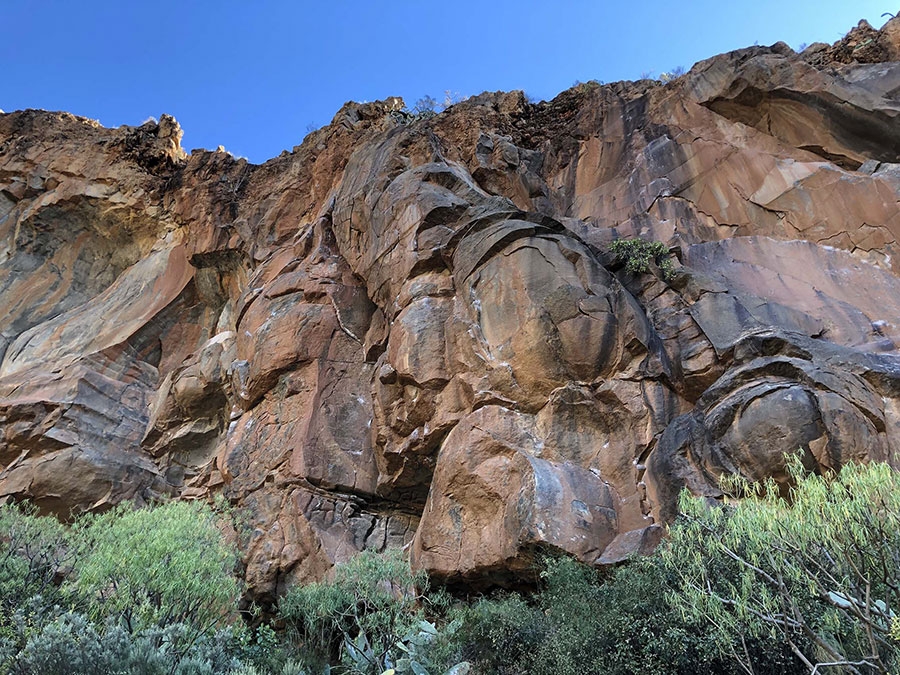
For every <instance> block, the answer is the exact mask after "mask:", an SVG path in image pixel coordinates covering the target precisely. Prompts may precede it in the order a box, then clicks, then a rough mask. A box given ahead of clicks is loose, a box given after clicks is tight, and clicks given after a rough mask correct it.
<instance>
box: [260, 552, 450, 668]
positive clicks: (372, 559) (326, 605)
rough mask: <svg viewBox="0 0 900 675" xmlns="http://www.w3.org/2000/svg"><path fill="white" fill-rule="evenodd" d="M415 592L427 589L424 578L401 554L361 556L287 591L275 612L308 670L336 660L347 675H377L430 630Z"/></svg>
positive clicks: (400, 657)
mask: <svg viewBox="0 0 900 675" xmlns="http://www.w3.org/2000/svg"><path fill="white" fill-rule="evenodd" d="M417 589H421V590H422V592H424V591H425V590H427V579H426V577H425V576H424V575H423V574H421V573H420V574H414V573H413V572H412V571H411V570H410V568H409V563H408V562H407V561H406V559H405V558H404V557H403V553H402V551H400V550H399V549H392V550H389V551H388V552H386V553H384V554H379V553H375V552H372V551H365V552H363V553H360V554H359V555H357V556H356V557H354V558H353V559H351V560H350V561H349V562H347V563H346V564H343V565H338V566H337V567H336V568H335V570H334V579H333V580H331V581H325V582H321V583H313V584H309V585H307V586H296V587H294V588H292V589H291V590H290V591H288V593H287V595H285V596H284V597H283V598H282V600H281V602H280V603H279V605H278V608H279V613H280V615H281V617H282V618H283V619H284V620H285V621H286V623H287V624H288V625H289V626H291V627H292V628H293V629H294V630H295V631H296V632H297V634H298V637H300V638H301V639H302V641H303V647H304V648H305V650H306V655H305V658H306V660H307V662H308V663H310V664H311V665H323V664H326V663H334V662H336V661H339V662H340V663H341V664H342V665H343V666H344V669H345V671H347V672H359V673H375V674H376V675H381V673H382V672H384V671H385V670H388V669H389V668H392V667H395V666H400V664H399V662H400V661H401V660H402V659H403V658H405V656H406V652H407V651H408V650H409V646H408V644H407V643H409V642H411V641H412V640H413V639H415V638H417V637H419V635H418V634H419V633H420V632H421V631H422V630H425V631H426V632H429V630H433V627H432V628H431V629H429V628H427V627H424V626H423V625H422V623H423V615H422V612H421V610H420V601H421V600H422V599H423V598H422V596H421V595H420V594H419V590H417ZM426 625H427V626H431V624H427V622H426ZM399 645H402V647H401V646H399ZM403 665H409V664H408V663H406V662H404V664H403ZM423 668H424V666H423ZM400 669H401V668H399V667H398V670H400Z"/></svg>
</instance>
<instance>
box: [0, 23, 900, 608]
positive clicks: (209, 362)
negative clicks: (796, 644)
mask: <svg viewBox="0 0 900 675" xmlns="http://www.w3.org/2000/svg"><path fill="white" fill-rule="evenodd" d="M898 92H900V20H897V19H894V20H892V21H890V22H889V23H888V24H887V25H886V26H885V27H884V28H883V29H881V30H875V29H873V28H871V27H870V26H868V24H864V23H863V24H860V26H858V27H857V28H856V29H854V30H853V31H851V32H850V33H849V34H848V35H847V37H845V38H844V39H843V40H841V41H840V42H838V43H836V44H835V45H831V46H829V45H813V46H811V47H809V48H808V49H806V50H805V51H804V52H803V53H802V54H796V53H794V52H793V51H791V49H790V48H789V47H787V46H786V45H784V44H781V43H779V44H776V45H774V46H772V47H751V48H748V49H744V50H740V51H738V52H733V53H730V54H725V55H722V56H717V57H715V58H712V59H709V60H707V61H704V62H701V63H698V64H697V65H695V66H694V67H693V68H692V69H691V71H690V72H689V73H687V74H685V75H683V76H681V77H679V78H677V79H675V80H673V81H671V82H668V83H665V84H664V83H661V82H656V81H641V82H629V83H615V84H610V85H600V84H597V83H588V84H586V85H579V86H578V87H575V88H574V89H571V90H569V91H566V92H563V93H562V94H560V95H559V96H558V97H557V98H555V99H554V100H553V101H550V102H542V103H538V104H533V103H529V102H527V101H526V100H525V98H524V97H523V95H522V94H521V93H520V92H513V93H494V94H490V93H486V94H482V95H480V96H476V97H474V98H471V99H469V100H467V101H465V102H463V103H459V104H457V105H454V106H452V107H451V108H449V109H448V110H446V111H444V112H443V113H441V114H439V115H437V116H433V117H424V118H422V117H415V116H413V115H410V114H409V113H407V112H405V111H404V109H403V103H402V101H400V100H399V99H388V100H386V101H381V102H376V103H367V104H356V103H348V104H347V105H345V106H344V107H343V108H342V109H341V110H340V112H338V114H337V116H336V117H335V119H334V121H333V122H332V123H331V125H329V126H327V127H325V128H323V129H320V130H318V131H316V132H313V133H312V134H310V135H309V136H308V137H307V138H306V139H305V140H304V142H303V144H302V145H300V146H298V147H296V148H295V149H294V151H293V152H290V153H284V154H282V155H281V156H280V157H277V158H275V159H272V160H270V161H268V162H266V163H265V164H262V165H252V164H249V163H248V162H247V161H246V160H238V159H235V158H234V157H232V156H231V155H229V154H228V153H226V152H223V151H217V152H206V151H195V152H194V153H192V154H190V155H186V154H185V153H184V152H183V151H182V150H181V147H180V137H181V130H180V128H179V127H178V125H177V123H176V122H175V121H174V119H172V118H170V117H165V116H164V117H163V118H162V119H161V120H160V122H159V123H156V122H148V123H146V124H144V125H142V126H140V127H120V128H117V129H105V128H103V127H101V126H99V125H98V124H96V123H94V122H91V121H89V120H85V119H81V118H77V117H74V116H72V115H68V114H66V113H49V112H43V111H23V112H14V113H9V114H0V306H2V308H3V312H2V316H0V499H2V500H22V499H28V500H32V501H34V502H35V503H36V504H37V505H38V506H39V507H40V508H41V509H43V510H44V511H46V512H54V513H58V514H60V515H62V516H67V515H69V514H71V513H77V512H80V511H85V510H97V509H104V508H109V507H110V506H112V505H114V504H116V503H118V502H120V501H122V500H134V501H136V502H138V503H143V502H147V501H150V500H155V499H160V498H166V497H175V498H183V499H205V498H211V497H214V496H217V495H222V496H224V497H225V498H226V499H228V500H229V501H231V502H232V503H233V504H235V505H236V506H237V507H238V508H239V509H240V510H241V511H242V513H243V514H244V517H245V521H246V522H247V523H248V524H249V535H248V537H247V544H246V548H245V551H244V556H245V563H246V566H247V572H246V574H247V579H248V581H249V583H250V588H251V590H252V593H253V594H255V595H256V596H257V597H271V596H272V595H273V594H275V593H277V592H278V591H279V590H280V589H282V588H283V587H284V586H285V585H286V584H289V583H292V582H295V581H297V580H309V579H316V578H320V577H322V576H323V575H324V574H326V573H327V572H328V570H329V569H330V567H331V566H332V565H334V564H335V563H337V562H341V561H343V560H346V559H348V558H349V557H350V556H352V555H353V554H354V553H356V552H358V551H360V550H363V549H377V550H381V549H383V548H385V547H389V546H408V547H409V548H410V550H411V553H412V560H413V563H414V564H415V565H416V566H418V567H420V568H423V569H425V570H427V571H428V572H429V573H431V574H432V575H433V576H435V577H437V578H439V579H442V580H445V581H449V582H454V583H455V582H465V583H482V584H491V583H507V582H510V583H511V582H515V580H516V579H517V578H518V577H520V576H521V575H523V574H526V575H527V574H529V569H530V565H531V562H532V558H533V555H534V553H535V551H537V550H539V549H546V548H553V549H558V550H562V551H566V552H568V553H570V554H572V555H574V556H576V557H578V558H579V559H581V560H583V561H585V562H588V563H592V564H610V563H614V562H617V561H620V560H622V559H624V558H627V557H629V556H632V555H635V554H641V553H645V552H647V551H650V550H652V548H653V547H654V546H655V544H656V542H657V541H658V539H659V536H660V534H661V525H663V524H664V523H665V522H667V520H668V519H670V518H671V517H672V516H673V514H674V509H675V500H676V497H677V494H678V492H679V491H680V490H681V489H682V488H683V487H685V486H687V487H688V488H689V489H691V490H692V491H694V492H695V493H697V494H701V495H706V496H708V497H710V498H716V497H718V496H720V495H721V493H720V491H719V488H718V482H717V477H718V476H720V475H721V474H723V473H740V474H743V475H745V476H748V477H750V478H752V479H758V478H763V477H766V476H773V477H775V478H776V479H778V480H784V479H785V468H784V459H783V453H784V452H787V451H795V450H797V449H798V448H799V449H801V451H802V452H803V454H804V461H806V462H807V464H808V465H809V466H810V467H817V468H818V469H820V470H825V469H831V468H837V467H839V466H840V465H841V464H843V463H844V462H847V461H849V460H866V459H882V460H888V461H891V462H897V459H898V453H900V245H898V237H900V98H898ZM631 237H641V238H644V239H646V240H653V241H660V242H663V243H664V244H665V245H666V247H668V250H669V251H670V258H671V260H672V261H673V264H674V268H675V274H674V276H672V277H671V278H664V276H665V275H663V274H662V273H661V272H660V270H659V269H657V267H656V265H655V264H653V265H651V269H650V270H649V271H648V272H646V273H637V274H632V273H629V272H628V271H627V270H626V269H625V265H624V263H623V261H622V260H617V259H616V258H615V257H614V256H613V255H612V254H611V253H610V249H609V245H610V243H611V242H612V241H613V240H614V239H618V238H631Z"/></svg>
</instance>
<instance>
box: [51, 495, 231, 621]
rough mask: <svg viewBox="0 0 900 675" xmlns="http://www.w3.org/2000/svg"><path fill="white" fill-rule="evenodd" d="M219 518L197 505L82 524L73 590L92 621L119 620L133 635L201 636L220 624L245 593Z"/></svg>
mask: <svg viewBox="0 0 900 675" xmlns="http://www.w3.org/2000/svg"><path fill="white" fill-rule="evenodd" d="M216 518H217V516H216V514H215V512H214V511H213V510H212V509H211V508H210V507H209V506H207V505H205V504H201V503H199V502H169V503H166V504H163V505H161V506H157V507H154V508H149V509H134V508H133V507H131V506H130V505H123V506H121V507H119V508H116V509H114V510H112V511H109V512H107V513H104V514H102V515H99V516H91V517H88V518H85V519H84V521H82V522H81V524H80V528H79V532H78V534H79V536H78V555H77V559H76V564H75V570H76V576H75V578H74V579H73V580H72V582H71V583H70V584H69V585H68V588H69V590H70V592H71V593H73V594H74V595H76V596H78V597H79V598H81V599H83V601H84V602H85V603H86V604H87V606H88V613H89V615H90V617H91V618H92V619H94V620H96V621H102V620H104V619H106V618H109V617H113V618H117V619H121V620H122V621H123V622H124V624H125V625H126V626H127V627H128V629H129V630H130V631H132V632H136V631H139V630H142V629H145V628H149V627H152V626H157V627H163V626H167V625H169V624H175V623H183V624H188V625H191V626H194V627H195V630H196V631H198V632H201V633H202V632H206V631H209V630H211V629H212V628H214V627H216V626H219V625H223V624H224V623H226V622H227V620H228V619H229V618H230V616H231V614H232V613H233V611H234V608H235V607H236V605H237V598H238V594H239V590H240V589H239V586H238V583H237V580H236V579H235V577H234V575H233V570H234V567H235V563H236V557H235V553H234V551H233V550H232V549H231V548H230V547H229V546H227V545H226V543H225V541H224V539H223V536H222V533H221V532H220V531H219V529H218V528H217V526H216V525H217V521H216Z"/></svg>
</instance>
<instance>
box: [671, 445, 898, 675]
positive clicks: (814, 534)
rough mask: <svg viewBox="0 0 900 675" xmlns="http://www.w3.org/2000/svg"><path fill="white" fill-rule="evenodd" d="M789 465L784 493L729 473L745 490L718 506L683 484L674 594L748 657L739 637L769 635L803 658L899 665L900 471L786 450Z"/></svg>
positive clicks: (862, 667)
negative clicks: (820, 464) (816, 470)
mask: <svg viewBox="0 0 900 675" xmlns="http://www.w3.org/2000/svg"><path fill="white" fill-rule="evenodd" d="M791 471H792V475H793V478H794V481H795V487H793V488H792V489H791V490H790V494H789V499H788V500H787V501H786V500H785V499H783V498H782V490H781V489H780V488H779V486H777V485H776V484H775V483H774V482H772V481H769V482H765V483H761V484H753V485H751V484H748V483H746V482H742V481H738V480H733V481H731V486H730V487H731V488H732V489H735V490H737V491H738V492H739V493H740V494H742V495H744V497H745V498H743V499H742V500H740V501H739V502H737V503H734V502H730V503H727V504H726V505H725V506H724V507H722V508H710V507H708V506H707V505H706V503H705V502H704V501H703V500H701V499H695V498H691V497H689V496H687V495H685V496H683V498H682V500H681V511H682V515H681V516H680V517H679V519H678V521H677V522H676V524H675V525H674V526H673V527H672V528H671V530H670V534H671V536H670V539H669V544H668V545H667V546H666V547H665V550H664V553H663V559H664V562H665V564H666V566H667V568H668V569H669V570H670V571H671V573H672V574H673V575H675V576H676V577H677V579H678V584H677V590H678V593H677V594H674V595H673V596H672V597H673V602H674V603H675V604H676V605H677V606H678V607H679V608H680V609H681V610H682V611H683V612H684V613H685V615H686V616H688V617H692V618H694V619H695V620H698V621H706V622H707V623H708V624H709V625H710V626H711V628H712V630H714V631H715V633H716V636H717V639H718V641H719V644H720V645H722V647H723V650H725V651H726V652H727V653H731V654H732V656H733V657H734V658H736V659H737V660H739V661H740V662H742V663H745V664H747V665H748V666H752V664H753V663H754V658H753V656H752V655H750V654H747V653H745V652H744V651H743V650H742V649H741V648H740V646H741V641H742V640H744V639H745V638H751V639H757V640H759V639H765V638H769V639H776V640H778V641H779V642H781V643H782V644H783V645H786V646H787V647H789V648H790V649H791V650H792V651H793V652H794V653H795V654H796V655H797V658H798V659H800V660H802V661H803V662H805V663H806V664H807V667H808V669H809V670H812V669H813V668H814V667H815V666H816V665H817V664H822V663H843V664H855V665H852V666H850V665H846V666H844V667H843V670H844V671H846V672H876V673H887V672H889V670H890V669H892V668H895V667H896V665H897V649H896V644H895V642H894V641H893V640H892V639H891V635H890V629H891V623H892V619H893V618H894V617H895V616H896V613H897V612H898V609H900V605H898V603H900V476H898V474H897V473H896V472H895V471H894V470H893V469H891V468H890V467H888V466H886V465H883V464H870V465H867V466H858V465H848V466H846V467H844V468H843V469H842V470H841V472H840V473H839V474H838V475H837V476H828V477H823V476H805V475H803V469H802V466H801V465H800V464H799V462H798V461H794V462H792V469H791ZM819 670H820V672H821V670H822V669H821V668H820V669H819ZM757 672H758V671H757Z"/></svg>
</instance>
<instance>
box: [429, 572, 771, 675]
mask: <svg viewBox="0 0 900 675" xmlns="http://www.w3.org/2000/svg"><path fill="white" fill-rule="evenodd" d="M543 565H544V569H543V572H542V574H541V588H540V589H539V590H538V592H537V593H536V594H534V595H532V596H531V597H530V598H527V599H526V598H524V597H522V596H520V595H518V594H507V595H501V596H499V597H497V598H493V599H482V600H479V601H478V602H476V603H474V604H471V605H467V606H466V605H463V606H460V607H457V608H455V609H454V610H453V611H452V612H451V618H453V622H452V623H451V626H452V627H453V629H452V630H447V629H446V628H445V630H444V635H442V636H441V637H440V638H439V639H438V640H437V641H436V647H435V652H434V654H433V659H434V660H435V661H436V662H440V663H442V664H444V665H445V666H446V665H449V664H451V663H453V662H454V661H459V660H466V661H470V662H472V663H473V664H474V665H475V668H476V671H477V672H484V673H498V674H500V675H514V674H518V673H534V674H536V675H551V674H552V675H556V674H558V673H562V674H563V675H601V674H615V675H626V674H629V675H630V674H635V675H636V674H638V673H640V674H641V675H645V674H646V675H663V674H666V675H672V674H676V673H694V672H695V671H696V668H697V664H699V663H702V664H703V665H704V672H708V673H711V674H717V673H721V674H726V673H728V674H730V673H732V672H733V670H732V666H731V664H730V663H728V662H726V661H725V660H723V659H721V658H719V656H718V651H717V649H716V646H715V644H714V643H713V642H712V640H710V639H709V638H708V637H706V630H705V627H704V626H702V625H694V624H693V623H690V622H685V621H684V620H683V618H682V615H681V612H680V610H678V609H677V608H675V607H674V606H673V605H672V604H671V603H670V602H669V599H668V592H669V591H670V590H671V588H670V586H669V585H668V582H667V577H666V576H665V571H664V570H663V569H662V568H661V566H660V561H659V559H658V558H655V557H651V558H648V559H645V560H640V561H636V562H634V563H630V564H627V565H624V566H622V567H619V568H617V569H615V570H613V571H611V572H610V573H609V574H608V575H607V576H606V577H604V576H603V575H601V574H600V573H598V572H597V571H596V570H595V569H593V568H590V567H588V566H585V565H581V564H579V563H578V562H576V561H574V560H571V559H569V558H547V559H545V560H544V563H543ZM454 624H455V625H454ZM448 628H449V627H448ZM771 672H778V671H777V670H773V671H771ZM782 672H788V671H782Z"/></svg>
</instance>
